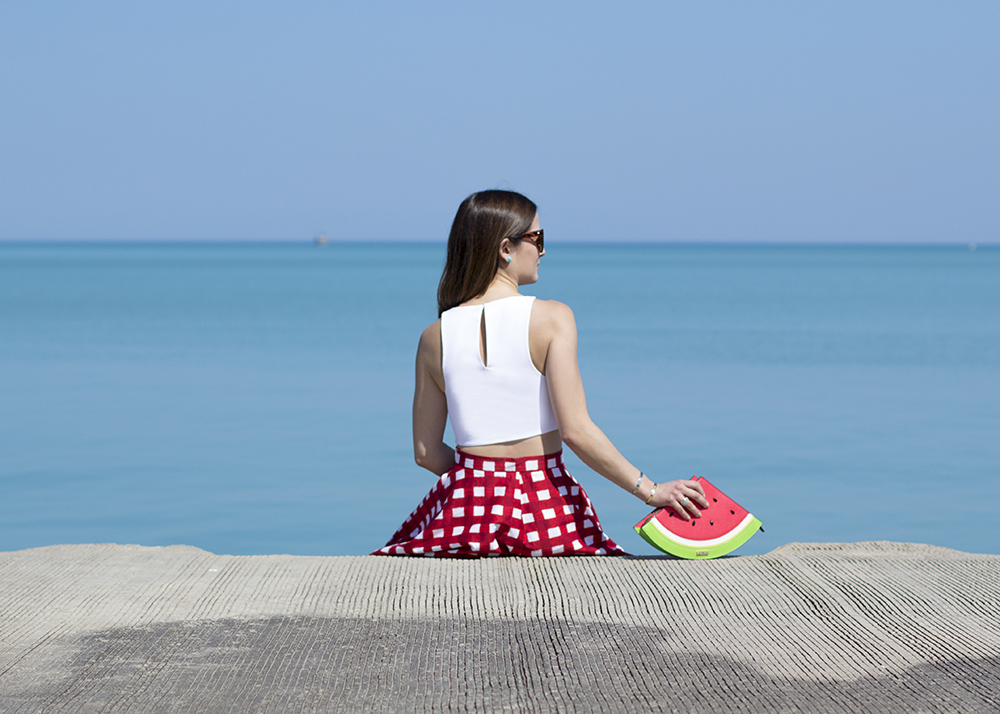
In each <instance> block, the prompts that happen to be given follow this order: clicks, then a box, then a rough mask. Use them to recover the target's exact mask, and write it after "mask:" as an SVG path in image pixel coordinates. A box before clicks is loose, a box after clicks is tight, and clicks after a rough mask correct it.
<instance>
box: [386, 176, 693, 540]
mask: <svg viewBox="0 0 1000 714" xmlns="http://www.w3.org/2000/svg"><path fill="white" fill-rule="evenodd" d="M543 255H545V247H544V233H543V231H542V229H541V227H540V224H539V222H538V212H537V208H536V206H535V204H534V203H532V202H531V201H530V200H529V199H527V198H525V197H524V196H522V195H521V194H518V193H514V192H511V191H482V192H480V193H474V194H472V195H471V196H469V197H468V198H467V199H465V201H463V202H462V205H461V206H459V209H458V213H457V214H456V215H455V221H454V223H453V224H452V227H451V234H450V236H449V238H448V256H447V260H446V262H445V267H444V273H443V274H442V276H441V282H440V284H439V286H438V315H439V317H440V319H439V320H438V321H437V322H435V323H434V324H433V325H431V326H430V327H428V328H427V329H426V330H424V332H423V335H422V336H421V338H420V346H419V347H418V349H417V370H416V389H415V392H414V396H413V451H414V458H415V459H416V462H417V464H419V465H420V466H422V467H423V468H425V469H427V470H428V471H430V472H432V473H434V474H436V475H438V476H440V479H439V480H438V482H437V484H436V485H435V486H434V488H432V489H431V491H430V493H428V494H427V496H426V497H424V500H423V501H421V503H420V505H419V506H418V507H417V509H416V510H415V511H414V512H413V513H412V514H411V515H410V517H409V518H407V520H406V521H405V522H404V523H403V525H402V526H401V527H400V528H399V530H398V531H397V532H396V534H395V535H393V537H392V539H390V541H389V543H388V544H387V545H386V546H385V547H384V548H380V549H379V550H377V551H376V552H375V554H383V555H393V554H398V555H435V556H448V557H477V556H484V555H524V556H527V555H609V554H613V555H619V554H623V552H624V551H622V549H621V548H619V547H618V545H617V544H616V543H615V542H614V541H612V540H611V539H610V538H608V536H607V535H605V533H604V531H603V530H602V529H601V525H600V522H599V521H598V519H597V516H596V514H595V513H594V509H593V506H592V505H591V503H590V499H589V498H588V497H587V494H586V493H585V492H584V490H583V488H582V487H581V486H580V484H579V483H577V481H576V480H575V479H574V478H573V477H572V476H571V475H570V474H569V472H568V471H566V468H565V466H563V463H562V445H563V443H565V444H566V445H567V446H569V448H571V449H572V450H573V452H574V453H575V454H576V455H577V456H579V457H580V459H582V460H583V462H584V463H586V464H587V465H588V466H589V467H590V468H592V469H594V470H595V471H597V472H598V473H599V474H601V475H602V476H604V477H605V478H607V479H609V480H611V481H613V482H614V483H616V484H618V485H619V486H621V487H622V488H624V489H625V490H627V491H629V492H631V493H632V494H633V495H635V496H636V497H637V498H639V500H641V501H643V502H644V503H645V504H646V505H647V506H653V507H660V506H669V507H671V508H673V509H674V510H675V511H677V513H678V514H679V515H681V517H683V518H685V519H690V518H692V517H694V518H699V517H700V516H701V513H700V511H699V510H698V504H700V505H701V506H702V507H707V506H708V502H707V501H706V500H705V494H704V492H703V491H702V488H701V486H700V485H699V484H698V483H697V482H695V481H670V482H667V483H660V484H658V483H655V482H654V481H652V480H651V479H649V478H648V477H647V476H646V475H645V474H643V473H641V472H640V471H639V469H637V468H636V467H634V466H633V465H632V464H630V463H629V462H628V461H627V460H626V459H625V457H623V456H622V455H621V454H620V453H618V450H617V449H615V447H614V445H613V444H612V443H611V442H610V441H609V440H608V438H607V437H606V436H605V435H604V432H602V431H601V430H600V429H599V428H598V427H597V426H596V425H595V424H594V422H592V421H591V420H590V416H589V415H588V413H587V402H586V398H585V396H584V391H583V383H582V381H581V380H580V371H579V369H578V367H577V357H576V341H577V337H576V322H575V320H574V318H573V312H572V311H571V310H570V309H569V308H568V307H567V306H566V305H563V304H562V303H559V302H556V301H554V300H536V299H535V298H533V297H531V296H524V295H521V294H520V293H519V292H518V288H519V287H520V286H522V285H530V284H531V283H534V282H536V281H537V280H538V267H539V263H540V259H541V257H542V256H543ZM449 416H450V417H451V422H452V427H453V429H454V431H455V438H456V441H457V442H458V444H459V446H458V447H457V451H455V450H453V449H452V448H451V447H449V446H448V445H447V444H445V443H444V441H443V437H444V431H445V423H446V421H447V419H448V417H449Z"/></svg>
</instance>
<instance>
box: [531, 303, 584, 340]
mask: <svg viewBox="0 0 1000 714" xmlns="http://www.w3.org/2000/svg"><path fill="white" fill-rule="evenodd" d="M531 321H532V326H533V327H534V326H536V325H537V327H539V328H540V329H541V330H542V331H544V332H546V333H548V334H558V333H564V332H567V331H568V332H574V333H575V332H576V318H575V317H574V316H573V310H571V309H570V307H569V305H567V304H565V303H561V302H559V301H558V300H535V309H534V310H533V311H532V315H531Z"/></svg>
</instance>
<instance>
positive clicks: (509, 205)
mask: <svg viewBox="0 0 1000 714" xmlns="http://www.w3.org/2000/svg"><path fill="white" fill-rule="evenodd" d="M537 211H538V206H536V205H535V204H534V203H533V202H532V201H531V200H530V199H528V198H526V197H524V196H522V195H521V194H519V193H515V192H514V191H495V190H494V191H479V192H478V193H474V194H472V195H471V196H469V197H468V198H467V199H465V200H464V201H462V205H461V206H459V207H458V213H456V214H455V220H454V222H453V223H452V224H451V233H450V234H449V235H448V257H447V258H446V259H445V263H444V272H443V273H442V274H441V282H440V283H438V317H440V316H441V313H442V312H444V311H445V310H450V309H451V308H453V307H455V306H456V305H461V304H462V303H463V302H465V301H466V300H471V299H472V298H474V297H477V296H479V295H482V294H483V293H484V292H486V288H488V287H489V285H490V281H492V280H493V276H495V275H496V273H497V270H498V269H499V267H500V258H499V256H498V253H499V251H500V243H501V242H503V239H504V238H511V239H513V238H514V237H515V236H520V235H522V234H524V233H526V232H527V231H528V229H529V228H530V227H531V222H532V221H533V220H535V213H537Z"/></svg>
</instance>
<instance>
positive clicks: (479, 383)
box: [441, 295, 558, 446]
mask: <svg viewBox="0 0 1000 714" xmlns="http://www.w3.org/2000/svg"><path fill="white" fill-rule="evenodd" d="M534 301H535V298H534V297H532V296H531V295H516V296H511V297H508V298H501V299H499V300H494V301H492V302H488V303H486V304H484V305H465V306H459V307H453V308H451V309H450V310H446V311H445V312H444V313H443V314H442V315H441V369H442V371H443V372H444V391H445V397H446V398H447V400H448V416H449V418H450V419H451V426H452V429H454V431H455V440H456V441H457V442H458V445H459V446H483V445H484V444H498V443H500V442H504V441H515V440H517V439H526V438H528V437H531V436H538V435H539V434H544V433H546V432H549V431H553V430H554V429H557V428H558V427H557V425H556V417H555V414H553V412H552V404H551V402H550V401H549V392H548V387H547V385H546V383H545V376H544V375H543V374H542V373H541V372H539V371H538V370H537V369H536V368H535V365H534V363H533V362H532V361H531V349H530V347H529V346H528V323H529V321H530V320H531V306H532V305H533V304H534ZM483 320H485V321H486V364H483V359H482V356H481V354H480V352H479V334H480V323H481V321H483Z"/></svg>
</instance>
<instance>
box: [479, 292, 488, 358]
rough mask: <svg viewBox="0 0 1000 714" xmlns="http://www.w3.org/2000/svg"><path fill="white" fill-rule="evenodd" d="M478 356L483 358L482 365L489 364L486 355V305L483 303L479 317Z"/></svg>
mask: <svg viewBox="0 0 1000 714" xmlns="http://www.w3.org/2000/svg"><path fill="white" fill-rule="evenodd" d="M479 357H480V359H482V360H483V367H487V366H489V362H488V361H487V355H486V306H485V305H483V311H482V313H481V314H480V318H479Z"/></svg>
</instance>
